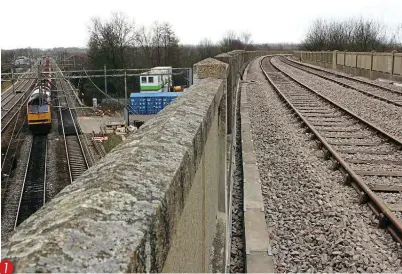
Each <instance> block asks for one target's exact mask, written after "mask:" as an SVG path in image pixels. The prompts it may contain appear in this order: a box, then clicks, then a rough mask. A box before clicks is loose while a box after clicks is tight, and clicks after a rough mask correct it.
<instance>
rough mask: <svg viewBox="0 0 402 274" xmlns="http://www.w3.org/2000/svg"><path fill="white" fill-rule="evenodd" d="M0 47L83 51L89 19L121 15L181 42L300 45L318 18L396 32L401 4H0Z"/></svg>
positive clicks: (273, 0) (46, 0) (284, 0)
mask: <svg viewBox="0 0 402 274" xmlns="http://www.w3.org/2000/svg"><path fill="white" fill-rule="evenodd" d="M0 9H1V11H2V12H1V16H0V23H1V39H0V47H1V48H3V49H11V48H23V47H32V48H51V47H70V46H71V47H72V46H77V47H85V46H86V44H87V41H88V37H89V34H88V26H89V25H90V19H91V17H100V18H103V19H107V18H109V17H110V14H111V12H124V13H126V14H127V15H128V16H129V17H130V18H134V20H135V23H136V25H137V26H139V25H146V26H149V25H151V24H152V22H154V21H155V20H158V21H168V22H170V23H171V24H172V25H173V28H174V30H175V32H176V34H177V36H178V37H179V39H180V42H181V43H184V44H186V43H192V44H196V43H198V41H199V40H201V39H202V38H204V37H209V38H210V39H211V40H212V41H214V42H216V41H218V40H219V39H220V37H221V36H222V35H223V34H224V33H225V32H226V31H227V30H235V31H237V32H241V31H249V32H251V34H252V40H253V42H257V43H263V42H272V43H275V42H300V41H301V40H302V39H303V36H304V34H305V33H306V31H307V29H308V26H309V24H310V23H311V22H312V21H313V20H314V19H315V18H318V17H321V18H324V19H346V18H351V17H360V16H362V17H365V18H373V19H375V20H378V21H380V22H382V23H385V24H387V25H388V26H390V27H392V28H395V27H396V26H397V25H398V24H401V23H402V0H337V1H324V0H321V1H320V0H265V1H264V0H261V1H258V0H243V1H233V0H231V1H229V0H225V1H223V0H198V1H194V0H187V1H176V0H170V1H167V0H139V1H134V0H107V1H106V0H65V1H62V0H56V1H55V0H34V1H32V0H19V1H15V0H14V1H1V6H0Z"/></svg>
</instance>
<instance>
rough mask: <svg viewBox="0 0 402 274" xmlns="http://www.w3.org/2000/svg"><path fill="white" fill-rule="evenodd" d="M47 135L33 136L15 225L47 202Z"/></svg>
mask: <svg viewBox="0 0 402 274" xmlns="http://www.w3.org/2000/svg"><path fill="white" fill-rule="evenodd" d="M46 158H47V135H36V136H33V139H32V145H31V148H30V151H29V156H28V163H27V165H26V170H25V175H24V182H23V186H22V190H21V195H20V200H19V206H18V210H17V216H16V220H15V224H14V227H17V226H18V225H19V224H21V223H22V222H23V221H24V220H26V219H27V218H28V217H29V216H31V215H32V214H33V213H35V212H36V211H37V210H38V209H39V208H41V207H42V206H43V205H44V204H45V202H46V200H45V199H46Z"/></svg>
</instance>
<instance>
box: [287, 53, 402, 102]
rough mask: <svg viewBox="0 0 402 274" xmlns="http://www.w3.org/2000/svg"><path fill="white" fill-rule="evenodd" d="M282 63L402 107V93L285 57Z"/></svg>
mask: <svg viewBox="0 0 402 274" xmlns="http://www.w3.org/2000/svg"><path fill="white" fill-rule="evenodd" d="M280 61H282V62H283V63H285V64H287V65H289V66H292V67H294V68H297V69H300V70H302V71H305V72H308V73H310V74H313V75H315V76H318V77H320V78H322V79H325V80H328V81H331V82H334V83H337V84H339V85H341V86H344V87H347V88H350V89H353V90H356V91H358V92H360V93H362V94H364V95H366V96H369V97H372V98H375V99H378V100H381V101H384V102H387V103H389V104H392V105H395V106H398V107H402V92H399V91H396V90H393V89H390V88H386V87H383V86H380V85H376V84H374V83H370V82H366V81H363V80H360V79H356V78H353V77H349V76H346V75H342V74H338V73H332V72H329V71H326V70H322V69H319V68H313V67H310V66H306V65H303V64H299V63H296V62H294V61H292V60H289V59H287V58H284V57H282V58H280Z"/></svg>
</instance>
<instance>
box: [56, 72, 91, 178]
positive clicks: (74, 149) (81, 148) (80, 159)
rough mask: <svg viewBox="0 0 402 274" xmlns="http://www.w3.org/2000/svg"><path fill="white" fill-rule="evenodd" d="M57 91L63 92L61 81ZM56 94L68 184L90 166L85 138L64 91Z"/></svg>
mask: <svg viewBox="0 0 402 274" xmlns="http://www.w3.org/2000/svg"><path fill="white" fill-rule="evenodd" d="M58 86H59V90H64V89H65V86H64V84H63V80H60V81H59V85H58ZM57 93H58V102H59V124H60V129H61V134H62V135H63V137H64V145H65V149H66V157H67V165H68V172H69V177H70V182H71V183H72V182H73V181H75V179H77V178H78V177H79V176H80V175H81V174H82V173H84V171H85V170H87V169H88V168H89V166H90V163H89V162H88V159H87V156H86V153H87V152H86V148H85V145H86V143H84V142H85V140H84V139H85V138H84V137H83V136H82V134H81V130H80V128H79V125H78V123H77V122H76V117H75V116H74V113H73V112H74V110H72V109H71V108H70V102H69V99H68V96H67V94H66V93H65V92H64V91H61V93H62V94H60V91H58V92H57Z"/></svg>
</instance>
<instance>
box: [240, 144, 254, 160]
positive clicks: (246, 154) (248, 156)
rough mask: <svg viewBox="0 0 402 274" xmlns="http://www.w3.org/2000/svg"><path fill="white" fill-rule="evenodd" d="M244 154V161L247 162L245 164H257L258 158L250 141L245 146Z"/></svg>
mask: <svg viewBox="0 0 402 274" xmlns="http://www.w3.org/2000/svg"><path fill="white" fill-rule="evenodd" d="M246 151H249V152H246ZM242 155H243V163H245V164H254V165H255V164H256V162H257V160H256V157H255V155H254V153H253V146H252V145H250V143H246V144H245V145H244V146H243V153H242Z"/></svg>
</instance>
